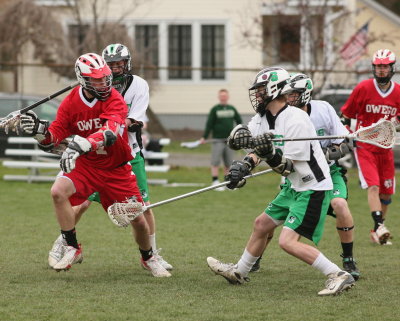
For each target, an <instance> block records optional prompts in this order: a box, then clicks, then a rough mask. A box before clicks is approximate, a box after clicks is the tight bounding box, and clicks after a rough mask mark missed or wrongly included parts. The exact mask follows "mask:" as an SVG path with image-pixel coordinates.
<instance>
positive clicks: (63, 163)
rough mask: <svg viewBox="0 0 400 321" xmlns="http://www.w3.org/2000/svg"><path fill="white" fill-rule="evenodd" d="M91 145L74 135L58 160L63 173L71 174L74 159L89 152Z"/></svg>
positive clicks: (84, 139)
mask: <svg viewBox="0 0 400 321" xmlns="http://www.w3.org/2000/svg"><path fill="white" fill-rule="evenodd" d="M91 147H92V145H91V144H90V142H89V141H88V140H87V139H86V138H83V137H81V136H78V135H75V136H74V138H73V139H72V141H71V142H70V143H69V144H68V146H67V149H66V150H65V151H64V152H63V154H62V155H61V159H60V167H61V170H62V171H63V172H64V173H71V172H72V170H73V169H74V168H75V163H76V159H77V158H78V157H79V156H81V155H83V154H86V153H88V152H90V150H91Z"/></svg>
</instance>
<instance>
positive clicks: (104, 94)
mask: <svg viewBox="0 0 400 321" xmlns="http://www.w3.org/2000/svg"><path fill="white" fill-rule="evenodd" d="M75 73H76V77H77V79H78V81H79V83H80V84H81V86H82V88H84V89H86V90H87V91H88V92H89V93H91V94H92V95H93V96H95V97H96V98H97V99H99V100H103V101H104V100H106V99H107V98H108V97H109V96H110V94H111V89H112V86H111V85H112V76H111V70H110V68H109V67H108V65H107V64H106V62H105V61H104V59H103V58H102V57H101V56H99V55H98V54H95V53H87V54H84V55H82V56H80V57H79V58H78V59H77V60H76V63H75ZM101 78H105V83H104V86H102V87H99V86H95V85H93V83H92V81H91V79H101Z"/></svg>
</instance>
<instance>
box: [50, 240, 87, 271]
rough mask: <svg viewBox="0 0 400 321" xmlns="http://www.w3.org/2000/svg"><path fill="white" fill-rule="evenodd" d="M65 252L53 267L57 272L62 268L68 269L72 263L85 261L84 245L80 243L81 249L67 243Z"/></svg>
mask: <svg viewBox="0 0 400 321" xmlns="http://www.w3.org/2000/svg"><path fill="white" fill-rule="evenodd" d="M63 252H64V254H63V257H62V259H61V260H60V261H59V262H58V263H57V264H56V265H54V266H53V269H54V270H56V271H57V272H60V271H62V270H64V271H68V270H69V269H70V268H71V266H72V264H76V263H82V261H83V255H82V247H81V245H80V244H79V249H77V248H75V247H73V246H69V245H66V246H64V250H63Z"/></svg>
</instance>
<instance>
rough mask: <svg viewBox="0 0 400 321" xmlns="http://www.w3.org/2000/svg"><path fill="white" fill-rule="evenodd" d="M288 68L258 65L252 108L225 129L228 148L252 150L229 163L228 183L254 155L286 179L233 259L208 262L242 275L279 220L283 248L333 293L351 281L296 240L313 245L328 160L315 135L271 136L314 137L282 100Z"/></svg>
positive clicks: (221, 271)
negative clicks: (247, 118)
mask: <svg viewBox="0 0 400 321" xmlns="http://www.w3.org/2000/svg"><path fill="white" fill-rule="evenodd" d="M289 78H290V76H289V73H288V72H287V71H286V70H284V69H282V68H278V67H271V68H265V69H263V70H261V71H260V72H259V73H258V74H257V76H256V79H255V81H254V83H253V85H252V86H251V87H250V89H249V96H250V101H251V103H252V105H253V108H254V109H255V111H256V112H257V114H256V115H255V116H254V117H253V118H252V119H251V120H250V122H249V124H248V126H243V125H238V126H236V127H235V129H234V130H233V131H232V132H231V134H230V136H229V139H228V144H229V145H230V146H231V148H233V149H243V148H244V149H248V148H251V149H252V151H251V152H250V153H249V154H248V155H246V156H245V158H244V159H243V161H234V162H233V163H232V165H231V167H230V170H229V175H228V177H227V178H228V179H229V181H230V184H228V185H227V187H228V188H231V189H234V188H240V187H243V186H244V184H245V179H244V177H245V176H246V175H248V174H249V173H250V171H251V170H252V169H254V167H255V166H256V165H257V164H259V163H260V161H266V162H267V163H268V164H269V165H270V166H271V168H272V169H273V170H274V171H275V172H277V173H278V174H280V175H283V176H286V177H287V180H288V184H285V185H284V186H283V187H282V190H281V191H280V193H279V194H278V195H277V196H276V197H275V199H274V200H273V201H272V202H270V203H269V204H268V206H267V208H266V209H265V210H264V211H263V212H262V213H261V214H260V215H259V216H258V217H257V218H256V219H255V221H254V227H253V232H252V234H251V236H250V239H249V241H248V242H247V245H246V248H245V250H244V252H243V254H242V256H241V258H240V260H239V261H238V262H237V264H232V263H231V264H225V263H222V262H220V261H218V260H217V259H215V258H213V257H208V258H207V263H208V266H209V267H210V268H211V270H212V271H214V272H215V273H216V274H218V275H221V276H223V277H224V278H225V279H226V280H227V281H228V282H229V283H231V284H242V283H244V282H245V281H248V280H249V278H248V273H249V272H250V270H251V268H252V266H253V265H254V263H255V262H256V261H257V259H258V258H259V257H260V256H261V255H262V253H263V251H264V249H265V245H266V242H267V238H268V236H269V235H272V234H273V232H274V230H275V228H276V227H278V226H279V225H283V229H282V231H281V233H280V236H279V245H280V247H281V248H282V249H283V250H284V251H286V252H287V253H289V254H291V255H293V256H294V257H297V258H298V259H300V260H302V261H304V262H305V263H307V264H309V265H311V266H313V267H314V268H316V269H317V270H319V271H321V272H322V273H323V274H325V275H326V276H327V277H328V280H327V282H326V286H325V288H324V289H323V290H321V291H320V292H318V294H319V295H321V296H325V295H336V294H338V293H341V292H342V291H344V290H347V289H349V288H350V287H352V286H353V285H354V282H355V281H354V278H353V276H352V275H351V274H349V273H348V272H346V271H343V270H341V269H340V268H339V267H338V266H337V265H336V264H334V263H333V262H331V261H330V260H329V259H327V258H326V257H325V256H324V255H323V254H322V253H321V252H320V251H319V250H318V249H317V248H316V247H313V246H311V245H309V244H306V243H303V242H300V238H301V237H305V238H307V239H309V240H311V241H312V242H314V243H315V244H316V245H317V244H318V242H319V241H320V239H321V237H322V232H323V227H324V222H325V217H326V213H327V210H328V207H329V203H330V193H331V190H332V188H333V184H332V180H331V176H330V174H329V166H328V163H327V161H326V159H325V155H324V154H323V152H322V149H321V146H320V144H319V142H317V141H315V140H308V141H296V142H293V141H292V142H284V143H276V144H274V143H273V142H272V141H271V139H272V138H273V137H276V138H281V137H283V138H290V137H304V136H305V137H310V138H311V137H315V136H316V133H315V129H314V126H313V125H312V122H311V120H310V118H309V116H308V115H307V114H306V113H305V112H303V111H302V110H300V109H299V108H296V107H292V106H288V105H287V104H286V99H287V96H286V95H283V94H282V89H283V88H284V87H285V85H286V84H287V83H288V80H289Z"/></svg>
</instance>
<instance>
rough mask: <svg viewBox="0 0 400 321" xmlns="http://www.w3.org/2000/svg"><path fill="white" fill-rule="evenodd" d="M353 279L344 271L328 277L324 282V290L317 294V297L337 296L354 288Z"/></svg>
mask: <svg viewBox="0 0 400 321" xmlns="http://www.w3.org/2000/svg"><path fill="white" fill-rule="evenodd" d="M355 282H356V281H354V278H353V277H352V275H351V274H350V273H348V272H345V271H339V272H336V273H331V274H329V275H328V280H327V281H326V282H325V289H323V290H321V291H319V292H318V295H321V296H325V295H338V294H340V293H342V292H343V291H345V290H348V289H350V288H351V287H352V286H354V283H355Z"/></svg>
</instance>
